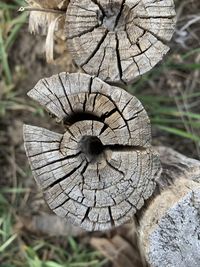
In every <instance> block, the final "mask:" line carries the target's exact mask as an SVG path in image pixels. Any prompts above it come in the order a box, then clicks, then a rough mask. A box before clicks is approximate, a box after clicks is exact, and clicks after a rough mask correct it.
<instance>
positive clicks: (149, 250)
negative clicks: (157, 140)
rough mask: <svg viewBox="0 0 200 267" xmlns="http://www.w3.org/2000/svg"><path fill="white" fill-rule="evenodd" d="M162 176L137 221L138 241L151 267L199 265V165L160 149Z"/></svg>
mask: <svg viewBox="0 0 200 267" xmlns="http://www.w3.org/2000/svg"><path fill="white" fill-rule="evenodd" d="M158 150H159V152H160V158H161V162H162V166H163V173H162V175H161V177H160V179H159V180H158V181H157V190H156V193H155V194H154V197H153V200H152V201H150V202H149V203H148V204H147V205H146V207H145V209H144V210H143V212H142V214H140V215H139V216H138V218H139V239H140V243H141V248H142V249H143V250H144V255H145V257H146V260H147V262H148V264H149V266H151V267H180V266H181V267H194V266H199V265H200V184H199V181H200V162H199V161H197V160H194V159H189V158H187V157H185V156H183V155H181V154H179V153H177V152H175V151H174V150H172V149H167V148H164V147H160V148H159V149H158Z"/></svg>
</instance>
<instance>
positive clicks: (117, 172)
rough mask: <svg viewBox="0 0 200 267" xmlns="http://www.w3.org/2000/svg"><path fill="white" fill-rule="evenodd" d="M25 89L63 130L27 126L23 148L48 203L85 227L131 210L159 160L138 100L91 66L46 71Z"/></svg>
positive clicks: (151, 185) (147, 191)
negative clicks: (93, 72) (74, 71)
mask: <svg viewBox="0 0 200 267" xmlns="http://www.w3.org/2000/svg"><path fill="white" fill-rule="evenodd" d="M28 95H29V96H30V97H32V98H33V99H35V100H36V101H38V102H39V103H40V104H41V105H43V106H44V107H46V109H47V110H48V111H49V112H50V113H52V114H54V115H55V116H56V117H57V118H58V119H59V120H60V121H63V123H64V125H65V127H66V131H65V133H64V134H58V133H55V132H51V131H49V130H46V129H43V128H39V127H34V126H28V125H25V126H24V140H25V149H26V153H27V156H28V158H29V162H30V165H31V168H32V171H33V174H34V176H35V178H36V181H37V182H38V184H39V186H40V188H41V189H42V190H43V192H44V196H45V199H46V201H47V203H48V204H49V206H50V208H51V209H52V210H53V211H54V212H55V213H56V214H57V215H59V216H61V217H63V218H66V219H67V220H68V221H70V222H71V223H74V224H76V225H79V226H81V227H82V228H84V229H86V230H104V229H109V228H111V227H112V226H118V225H121V224H122V223H124V222H126V221H128V220H130V219H131V218H133V215H134V214H135V213H136V211H137V210H138V209H140V208H141V207H142V206H143V204H144V200H145V199H148V198H149V197H150V196H151V195H152V193H153V191H154V189H155V181H156V179H157V178H158V177H159V175H160V172H161V168H160V161H159V158H158V155H157V153H155V152H154V150H153V148H152V147H151V131H150V122H149V118H148V116H147V113H146V111H145V110H144V107H143V106H142V105H141V103H140V102H139V100H138V99H137V98H136V97H134V96H132V95H130V94H129V93H127V92H125V91H123V90H122V89H120V88H117V87H111V86H110V85H108V84H106V83H104V82H102V81H101V80H100V79H98V78H94V77H91V76H89V75H87V74H66V73H61V74H58V75H55V76H52V77H51V78H47V79H42V80H41V81H39V82H38V84H37V85H36V86H35V88H34V89H32V90H31V91H30V92H29V93H28Z"/></svg>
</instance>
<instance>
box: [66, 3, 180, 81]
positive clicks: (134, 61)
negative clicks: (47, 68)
mask: <svg viewBox="0 0 200 267" xmlns="http://www.w3.org/2000/svg"><path fill="white" fill-rule="evenodd" d="M175 22H176V13H175V8H174V2H173V0H165V1H160V0H156V1H155V0H109V1H108V0H81V1H79V0H72V1H70V4H69V6H68V9H67V15H66V37H67V44H68V50H69V51H70V52H71V54H72V56H73V58H74V60H75V62H76V63H77V65H78V66H81V67H82V68H83V70H84V71H85V72H86V73H88V74H91V75H95V76H98V77H99V78H101V79H102V80H104V81H107V82H111V83H125V84H129V83H131V82H133V80H134V79H135V78H136V77H137V76H139V75H142V74H144V73H145V72H147V71H149V70H151V69H152V68H153V67H154V66H155V65H156V64H157V63H158V62H159V61H161V60H162V58H163V56H164V55H165V54H166V53H167V52H168V51H169V47H168V45H167V43H168V42H169V41H170V39H171V37H172V35H173V33H174V29H175Z"/></svg>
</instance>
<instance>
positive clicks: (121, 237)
mask: <svg viewBox="0 0 200 267" xmlns="http://www.w3.org/2000/svg"><path fill="white" fill-rule="evenodd" d="M90 243H91V245H92V246H93V247H95V248H96V249H97V250H99V251H100V252H101V253H102V254H103V255H104V256H105V257H106V258H107V259H109V260H110V261H112V263H113V266H114V267H124V266H126V267H144V266H145V264H143V261H144V260H143V259H142V257H141V255H140V249H139V247H138V244H137V235H136V232H135V226H134V224H130V225H124V226H122V227H120V228H119V231H117V232H116V234H115V235H114V236H113V237H112V238H96V237H93V238H92V239H91V241H90Z"/></svg>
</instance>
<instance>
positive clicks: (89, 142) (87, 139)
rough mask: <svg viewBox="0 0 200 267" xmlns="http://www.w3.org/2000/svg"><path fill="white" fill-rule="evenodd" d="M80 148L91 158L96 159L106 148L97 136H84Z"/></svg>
mask: <svg viewBox="0 0 200 267" xmlns="http://www.w3.org/2000/svg"><path fill="white" fill-rule="evenodd" d="M80 148H81V151H82V153H84V154H85V155H86V156H87V157H88V158H89V160H93V159H94V160H95V158H96V157H98V156H99V155H100V154H101V153H102V152H103V150H104V146H103V144H102V142H101V140H100V139H99V138H98V137H96V136H83V137H82V139H81V144H80Z"/></svg>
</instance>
